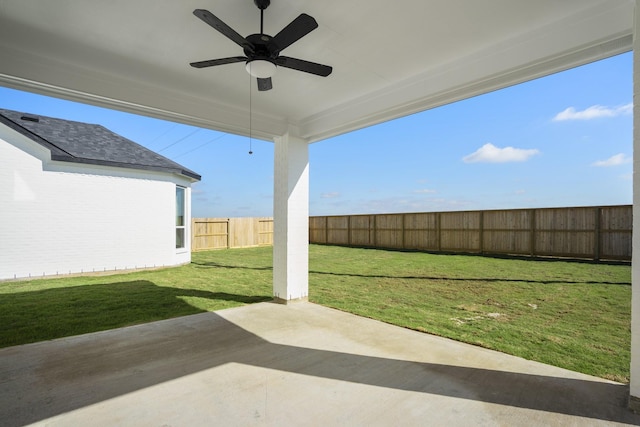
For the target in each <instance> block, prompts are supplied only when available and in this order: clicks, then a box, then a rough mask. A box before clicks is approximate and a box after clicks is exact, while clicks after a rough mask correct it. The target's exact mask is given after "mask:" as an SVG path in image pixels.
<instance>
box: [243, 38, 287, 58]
mask: <svg viewBox="0 0 640 427" xmlns="http://www.w3.org/2000/svg"><path fill="white" fill-rule="evenodd" d="M246 39H247V41H248V42H249V43H251V44H252V45H253V48H248V47H245V48H244V49H243V50H244V54H245V55H246V56H247V58H249V59H250V60H254V59H264V60H267V61H271V62H273V61H274V60H275V59H276V58H277V57H278V51H279V50H280V49H278V46H277V45H276V44H275V43H274V42H273V37H271V36H269V35H267V34H251V35H250V36H247V37H246Z"/></svg>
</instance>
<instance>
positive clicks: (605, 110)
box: [553, 103, 633, 122]
mask: <svg viewBox="0 0 640 427" xmlns="http://www.w3.org/2000/svg"><path fill="white" fill-rule="evenodd" d="M632 111H633V104H632V103H629V104H625V105H622V106H620V107H614V108H611V107H604V106H602V105H592V106H591V107H589V108H587V109H586V110H582V111H577V110H576V109H575V108H573V107H569V108H567V109H566V110H564V111H561V112H559V113H558V114H556V116H555V117H554V118H553V121H554V122H561V121H565V120H591V119H597V118H600V117H616V116H621V115H623V114H631V112H632Z"/></svg>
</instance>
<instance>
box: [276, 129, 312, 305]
mask: <svg viewBox="0 0 640 427" xmlns="http://www.w3.org/2000/svg"><path fill="white" fill-rule="evenodd" d="M274 142H275V155H274V158H275V160H274V163H275V167H274V170H275V171H274V191H273V296H274V298H275V300H276V301H277V302H281V303H288V302H292V301H300V300H302V301H304V300H306V299H307V296H308V294H309V144H308V143H307V141H305V140H304V139H302V138H299V137H297V136H296V129H295V128H293V127H291V128H290V129H289V132H288V133H286V134H285V135H283V136H281V137H278V138H275V141H274Z"/></svg>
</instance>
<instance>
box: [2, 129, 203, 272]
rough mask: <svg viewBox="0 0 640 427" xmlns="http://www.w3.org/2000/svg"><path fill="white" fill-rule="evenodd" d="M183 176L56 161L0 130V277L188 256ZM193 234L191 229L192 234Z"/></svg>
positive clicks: (169, 261)
mask: <svg viewBox="0 0 640 427" xmlns="http://www.w3.org/2000/svg"><path fill="white" fill-rule="evenodd" d="M176 185H180V186H183V187H185V188H186V191H185V193H186V203H185V205H186V212H185V214H186V220H187V221H186V224H187V226H189V224H190V223H191V221H190V218H191V212H190V206H191V191H190V185H191V181H190V180H189V179H187V178H183V177H180V176H178V175H174V174H169V173H161V172H147V171H138V170H133V169H124V168H111V167H104V166H93V165H81V164H74V163H68V162H55V161H51V160H50V154H49V151H48V150H46V149H44V148H43V147H41V146H39V145H38V144H37V143H35V142H34V141H31V140H30V139H28V138H26V137H24V136H22V135H20V134H18V133H17V132H14V131H13V130H11V129H8V128H4V127H2V128H1V129H0V280H3V279H14V278H24V277H42V276H50V275H58V274H70V273H86V272H94V271H95V272H102V271H112V270H125V269H135V268H152V267H159V266H173V265H179V264H184V263H188V262H190V260H191V253H190V244H191V242H190V241H189V239H190V237H187V242H186V244H185V248H184V249H176V247H175V238H176V237H175V236H176V234H175V233H176V232H175V226H176V222H175V221H176V219H175V209H176V208H175V205H176V200H175V199H176V196H175V193H176ZM186 236H190V232H187V233H186Z"/></svg>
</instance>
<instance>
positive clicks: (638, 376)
mask: <svg viewBox="0 0 640 427" xmlns="http://www.w3.org/2000/svg"><path fill="white" fill-rule="evenodd" d="M633 27H634V29H633V52H634V55H633V105H634V106H633V242H632V247H633V252H632V259H631V381H630V382H631V384H630V390H629V394H630V396H629V408H631V409H632V410H634V411H635V412H640V106H639V105H638V102H640V58H639V54H640V0H636V5H635V12H634V23H633Z"/></svg>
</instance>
